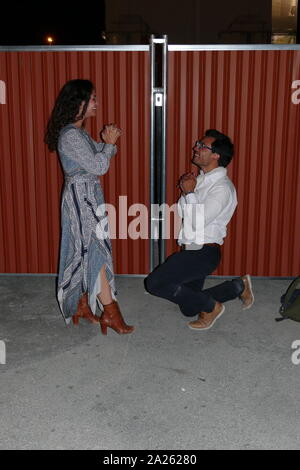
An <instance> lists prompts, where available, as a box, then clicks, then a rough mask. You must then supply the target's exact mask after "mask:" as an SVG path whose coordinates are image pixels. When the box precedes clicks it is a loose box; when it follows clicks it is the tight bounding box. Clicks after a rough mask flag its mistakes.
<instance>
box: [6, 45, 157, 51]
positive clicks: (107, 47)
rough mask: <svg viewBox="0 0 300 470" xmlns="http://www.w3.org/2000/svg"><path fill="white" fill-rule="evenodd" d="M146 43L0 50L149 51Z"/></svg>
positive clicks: (25, 47)
mask: <svg viewBox="0 0 300 470" xmlns="http://www.w3.org/2000/svg"><path fill="white" fill-rule="evenodd" d="M149 50H150V46H147V45H142V44H141V45H127V46H126V45H124V46H122V45H120V46H114V45H103V46H101V45H99V46H0V51H1V52H34V51H35V52H54V51H149Z"/></svg>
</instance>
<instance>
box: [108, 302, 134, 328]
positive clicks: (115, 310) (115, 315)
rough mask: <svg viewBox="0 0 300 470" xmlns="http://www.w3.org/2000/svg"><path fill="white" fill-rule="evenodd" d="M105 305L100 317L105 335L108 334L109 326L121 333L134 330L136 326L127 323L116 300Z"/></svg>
mask: <svg viewBox="0 0 300 470" xmlns="http://www.w3.org/2000/svg"><path fill="white" fill-rule="evenodd" d="M103 307H104V310H103V313H102V315H101V317H100V325H101V331H102V333H103V334H104V335H107V327H109V328H112V329H113V330H115V331H116V332H117V333H119V335H123V334H126V333H132V332H133V330H134V326H129V325H126V323H125V321H124V319H123V317H122V314H121V312H120V309H119V305H118V303H117V302H116V301H113V302H112V303H111V304H108V305H103Z"/></svg>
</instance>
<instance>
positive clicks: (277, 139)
mask: <svg viewBox="0 0 300 470" xmlns="http://www.w3.org/2000/svg"><path fill="white" fill-rule="evenodd" d="M294 80H300V51H285V50H280V51H278V50H275V51H269V50H261V51H259V50H257V51H185V52H184V51H172V52H170V53H169V85H168V159H167V178H168V179H167V202H168V203H169V204H172V203H173V202H174V201H175V200H177V199H178V197H179V192H178V189H176V183H177V180H178V178H179V176H180V175H181V174H183V173H185V172H186V171H190V169H194V170H195V169H196V167H194V166H193V165H191V162H190V159H191V155H192V150H191V149H192V147H193V145H194V142H195V140H196V139H197V138H198V137H201V136H202V135H203V133H204V131H205V130H206V129H209V128H216V129H218V130H221V131H223V132H224V133H225V134H228V135H229V136H230V137H231V138H232V140H233V142H234V143H235V157H234V159H233V161H232V163H231V164H230V166H229V167H228V169H229V176H230V177H231V178H232V180H233V182H234V184H235V186H236V188H237V192H238V199H239V205H238V209H237V211H236V214H235V216H234V218H233V220H232V221H231V223H230V225H229V230H228V235H227V238H226V241H225V244H224V249H223V261H222V264H221V266H220V267H219V269H218V271H216V272H215V274H218V275H240V274H243V273H246V272H250V273H251V274H253V275H258V276H296V275H299V274H300V245H299V233H300V219H299V214H300V184H299V183H300V164H299V148H300V134H299V128H300V121H299V117H300V114H299V113H300V105H296V104H294V103H293V102H292V93H293V92H294V91H295V90H293V89H292V88H291V87H292V82H293V81H294ZM176 249H177V246H176V243H175V242H174V241H169V242H168V243H167V252H168V254H170V253H171V252H173V251H175V250H176Z"/></svg>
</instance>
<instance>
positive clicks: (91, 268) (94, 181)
mask: <svg viewBox="0 0 300 470" xmlns="http://www.w3.org/2000/svg"><path fill="white" fill-rule="evenodd" d="M97 106H98V103H97V100H96V94H95V87H94V85H93V83H92V82H90V81H89V80H81V79H76V80H70V81H68V82H67V83H66V84H65V85H64V86H63V87H62V89H61V90H60V92H59V95H58V97H57V99H56V102H55V105H54V108H53V110H52V114H51V116H50V119H49V122H48V126H47V131H46V135H45V142H46V144H47V145H48V148H49V150H50V151H56V150H57V151H58V154H59V157H60V161H61V164H62V167H63V171H64V176H65V185H64V189H63V194H62V203H61V225H62V232H61V247H60V263H59V275H58V292H57V296H58V301H59V305H60V308H61V311H62V314H63V316H64V318H65V321H66V323H69V322H70V320H71V318H72V320H73V323H74V325H76V324H78V321H79V318H80V317H82V318H86V319H87V320H89V321H90V322H92V323H99V322H100V325H101V330H102V333H103V334H107V328H108V327H109V328H113V329H114V330H115V331H116V332H117V333H119V334H124V333H131V332H132V331H133V330H134V327H132V326H128V325H126V323H125V322H124V320H123V317H122V315H121V312H120V310H119V306H118V303H117V300H116V289H115V279H114V272H113V261H112V250H111V242H110V240H109V238H108V220H107V213H106V211H105V209H104V199H103V193H102V188H101V186H100V183H99V178H98V176H99V175H103V174H105V173H106V172H107V171H108V169H109V165H110V160H111V158H112V157H113V156H114V155H115V153H116V151H117V148H116V145H115V144H116V142H117V140H118V138H119V136H120V134H121V131H120V129H118V128H117V127H116V126H115V125H114V124H111V125H107V126H105V128H104V130H103V132H102V139H103V141H104V143H97V142H95V141H94V140H93V139H92V138H91V137H90V135H89V134H88V133H87V132H86V130H85V129H84V123H85V121H86V119H87V118H89V117H93V116H95V115H96V110H97ZM96 301H98V303H99V306H100V308H101V310H102V315H101V317H100V318H99V317H97V316H96V315H95V311H96Z"/></svg>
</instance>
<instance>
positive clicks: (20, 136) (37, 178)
mask: <svg viewBox="0 0 300 470" xmlns="http://www.w3.org/2000/svg"><path fill="white" fill-rule="evenodd" d="M149 66H150V64H149V53H148V52H147V51H146V52H145V51H80V52H79V51H76V52H75V51H53V52H48V51H47V52H44V51H43V52H42V51H34V52H32V51H31V52H29V51H27V52H23V51H22V52H16V51H15V52H12V51H6V52H4V51H3V52H0V80H1V81H2V82H4V83H5V87H6V97H5V98H6V99H5V104H0V135H1V139H0V153H1V176H0V178H1V189H0V191H1V205H0V210H1V214H0V237H1V242H0V249H1V252H0V272H6V273H56V272H57V266H58V249H59V236H60V195H61V188H62V184H63V177H62V172H61V169H60V165H59V162H58V159H57V157H56V155H55V154H49V153H48V151H47V148H46V146H45V144H44V143H43V138H44V130H45V126H46V123H47V119H48V117H49V114H50V111H51V109H52V107H53V104H54V100H55V97H56V95H57V93H58V91H59V89H60V88H61V86H62V85H63V84H64V83H65V81H67V80H70V79H72V78H89V79H91V80H92V81H93V82H94V83H95V86H96V92H97V97H98V102H99V108H98V116H97V119H95V120H93V121H90V122H88V124H87V130H88V131H89V132H91V134H92V136H93V137H94V138H95V140H99V138H98V132H99V130H100V129H101V128H102V126H103V124H104V123H105V124H106V123H110V122H116V123H117V124H118V125H119V126H120V127H121V128H122V130H123V134H122V137H121V139H120V141H119V152H118V154H117V156H116V157H114V159H113V161H112V164H111V167H110V170H109V173H108V174H106V175H105V176H104V177H102V184H103V188H104V193H105V199H106V202H107V203H110V204H113V205H114V206H115V207H116V209H117V214H118V212H119V196H122V195H124V196H127V205H128V207H130V205H131V204H133V203H136V202H140V203H143V204H145V205H146V206H149V198H150V195H149V194H150V189H149V187H150V183H149V179H150V174H149V158H150V156H149V153H150V150H149V141H150V135H149V128H150V123H149V119H150V118H149V115H150V98H149V96H150V84H149V81H150V78H149V77H150V70H149ZM121 210H122V211H123V215H124V210H125V209H124V208H123V209H121ZM132 219H133V217H128V222H130V220H132ZM118 233H119V227H118V225H117V234H118ZM113 250H114V262H115V271H116V273H118V274H139V273H147V272H148V271H149V241H148V240H140V239H138V240H122V239H121V240H115V241H114V240H113Z"/></svg>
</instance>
